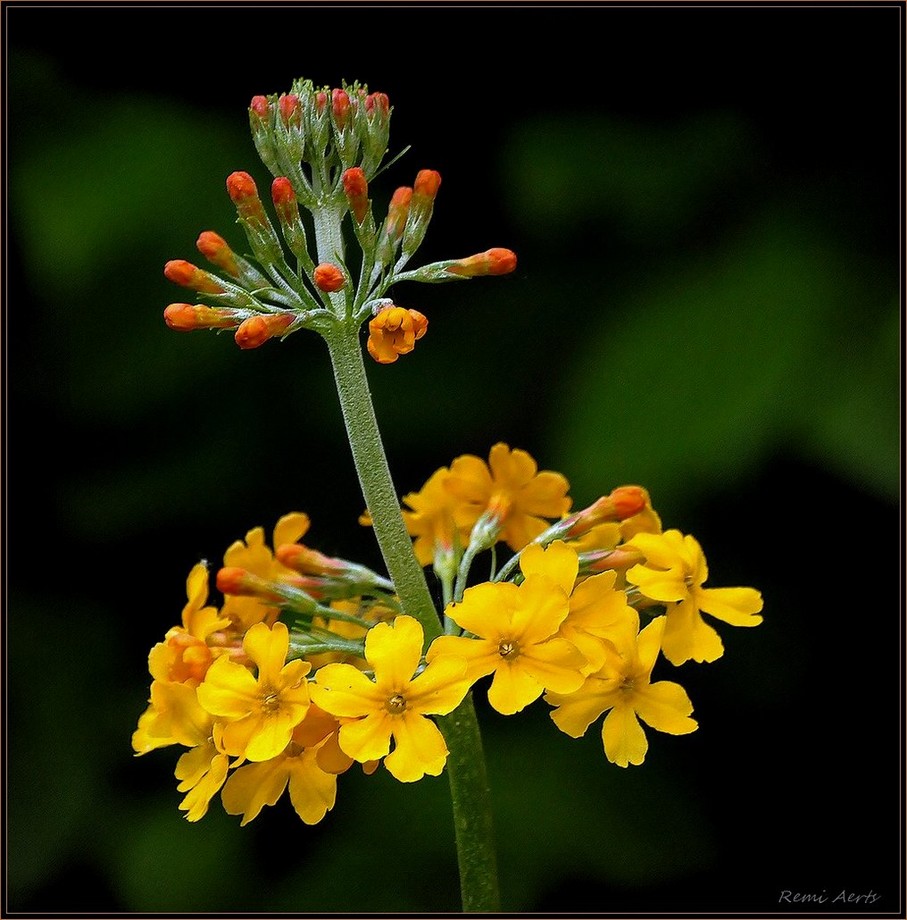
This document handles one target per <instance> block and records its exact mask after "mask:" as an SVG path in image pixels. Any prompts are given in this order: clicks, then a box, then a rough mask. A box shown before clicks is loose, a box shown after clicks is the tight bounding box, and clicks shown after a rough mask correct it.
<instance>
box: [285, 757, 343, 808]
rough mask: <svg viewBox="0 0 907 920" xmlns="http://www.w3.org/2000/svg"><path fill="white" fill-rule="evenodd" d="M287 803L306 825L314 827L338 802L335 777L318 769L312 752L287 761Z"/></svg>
mask: <svg viewBox="0 0 907 920" xmlns="http://www.w3.org/2000/svg"><path fill="white" fill-rule="evenodd" d="M287 766H288V767H289V768H290V801H291V802H292V803H293V808H294V809H295V810H296V814H297V815H299V817H300V818H302V820H303V822H304V823H305V824H317V823H318V822H319V821H320V820H321V819H322V818H323V817H324V816H325V815H326V814H327V813H328V812H329V811H330V810H331V809H332V808H333V807H334V803H335V802H336V801H337V777H336V775H334V774H333V773H326V772H325V771H324V770H322V769H321V768H320V767H319V766H318V762H317V760H316V756H315V751H314V750H313V751H306V752H305V753H304V754H302V755H300V756H299V757H289V758H287Z"/></svg>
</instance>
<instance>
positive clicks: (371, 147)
mask: <svg viewBox="0 0 907 920" xmlns="http://www.w3.org/2000/svg"><path fill="white" fill-rule="evenodd" d="M391 113H392V107H391V105H390V101H389V100H388V97H387V96H386V95H385V94H384V93H370V92H369V91H368V87H366V86H362V85H360V84H359V83H353V84H346V83H344V85H343V86H342V87H341V88H335V89H330V88H329V87H321V88H318V87H315V86H314V85H313V84H312V82H311V81H310V80H297V81H296V82H295V83H294V84H293V87H292V89H291V91H290V92H289V93H284V94H281V95H279V96H277V95H271V96H255V97H254V98H253V99H252V101H251V103H250V105H249V124H250V126H251V129H252V137H253V139H254V141H255V146H256V149H257V151H258V154H259V156H260V157H261V159H262V162H263V163H264V165H265V166H266V167H267V168H268V170H269V171H270V172H271V173H272V175H273V177H274V178H273V181H272V183H271V202H272V204H273V207H274V214H275V215H276V220H272V219H271V218H270V217H269V216H268V214H267V212H266V210H265V206H264V204H263V203H262V201H261V198H260V196H259V191H258V186H257V185H256V182H255V180H254V179H253V178H252V176H251V175H250V174H249V173H247V172H234V173H232V174H231V175H230V176H228V177H227V192H228V194H229V195H230V198H231V200H232V201H233V204H234V206H235V207H236V215H237V222H238V223H239V224H240V225H241V226H242V228H243V230H244V231H245V236H246V239H247V241H248V245H249V249H250V253H249V254H248V255H247V256H244V255H239V254H238V253H236V252H234V251H233V249H231V248H230V246H229V244H228V243H227V242H226V240H224V239H223V237H221V236H220V235H218V234H217V233H214V232H213V231H210V230H206V231H205V232H204V233H202V234H201V235H200V236H199V238H198V240H197V244H196V245H197V248H198V250H199V252H200V253H201V254H202V255H203V256H204V257H205V258H206V259H207V260H208V261H209V262H210V263H211V265H212V266H213V267H214V268H216V269H218V271H219V272H220V274H215V273H212V272H210V271H205V270H204V269H201V268H199V267H198V266H196V265H194V264H192V263H191V262H187V261H185V260H182V259H178V260H173V261H170V262H168V263H167V264H166V266H165V267H164V274H165V276H166V277H167V278H168V279H169V280H170V281H172V282H174V283H175V284H179V285H181V286H182V287H185V288H188V289H190V290H192V291H195V292H196V293H197V295H198V296H199V298H203V299H204V300H205V301H206V302H204V303H172V304H170V305H169V306H168V307H167V308H166V310H165V311H164V320H165V321H166V323H167V325H168V326H170V327H171V328H172V329H176V330H180V331H191V330H194V329H215V330H224V329H230V330H233V332H234V338H235V340H236V343H237V344H238V345H239V347H240V348H243V349H248V348H258V347H259V346H261V345H263V344H264V343H265V342H267V341H268V340H269V339H272V338H281V339H283V338H285V337H286V336H288V335H290V334H291V333H293V332H296V331H297V330H299V329H313V330H315V331H317V332H319V333H320V334H321V335H323V336H324V337H325V338H330V337H331V335H332V334H333V333H334V331H335V330H336V329H337V328H340V327H342V328H346V329H349V328H355V329H358V328H359V327H360V326H361V325H362V323H363V322H365V321H366V320H369V338H368V352H369V354H370V355H371V356H372V357H373V358H374V359H375V360H376V361H378V362H379V363H381V364H390V363H392V362H394V361H396V360H397V358H398V357H399V356H400V355H405V354H408V353H409V352H410V351H412V350H413V348H414V346H415V343H416V341H417V340H418V339H420V338H421V337H422V336H423V335H425V332H426V330H427V328H428V320H427V319H426V317H425V316H423V315H422V313H420V312H419V311H417V310H414V309H410V308H404V307H400V306H397V305H396V304H395V303H394V302H393V300H391V299H390V298H388V297H386V296H385V295H386V293H387V291H388V290H389V289H390V287H391V286H392V285H394V284H396V283H398V282H400V281H421V282H435V283H437V282H444V281H457V280H461V279H467V278H474V277H478V276H482V275H503V274H507V273H509V272H511V271H513V270H514V268H515V267H516V256H515V255H514V253H513V252H511V251H510V250H509V249H501V248H493V249H489V250H487V251H486V252H481V253H477V254H475V255H472V256H467V257H466V258H462V259H448V260H445V261H441V262H433V263H431V264H428V265H424V266H422V267H421V268H417V269H407V268H406V266H407V265H408V263H409V261H410V260H411V259H412V257H413V255H414V254H415V252H416V250H417V249H418V248H419V246H420V245H421V243H422V241H423V240H424V238H425V234H426V231H427V230H428V225H429V222H430V221H431V217H432V213H433V210H434V201H435V198H436V196H437V194H438V190H439V188H440V186H441V176H440V174H439V173H437V172H436V171H435V170H431V169H422V170H420V171H419V172H418V173H417V175H416V178H415V181H414V182H413V184H412V185H411V186H401V187H400V188H398V189H397V190H396V191H395V192H394V193H393V195H392V196H391V199H390V204H389V205H388V208H387V212H386V215H385V217H384V219H383V220H380V219H377V218H376V216H375V213H374V208H373V202H372V199H371V197H370V189H369V183H370V181H371V180H372V179H373V178H374V177H375V175H376V174H377V172H378V170H379V167H380V166H381V163H382V161H383V159H384V157H385V155H386V153H387V144H388V133H389V128H390V118H391ZM300 209H302V210H303V211H309V212H310V215H311V225H310V226H311V227H312V228H314V238H313V239H311V240H310V239H309V231H308V230H307V222H306V221H304V220H303V218H302V216H301V212H300ZM347 215H349V221H348V225H347V226H348V228H349V229H348V231H347V234H348V235H349V232H350V231H351V233H352V235H353V236H354V237H355V240H356V243H357V246H358V249H359V250H360V253H359V256H358V258H357V259H355V260H351V259H349V258H348V257H347V255H346V245H345V240H344V224H345V221H344V218H345V217H346V216H347Z"/></svg>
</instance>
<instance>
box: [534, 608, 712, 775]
mask: <svg viewBox="0 0 907 920" xmlns="http://www.w3.org/2000/svg"><path fill="white" fill-rule="evenodd" d="M631 613H632V617H631V618H630V619H629V620H625V621H623V622H622V623H621V624H620V625H619V627H617V628H616V629H615V630H614V631H613V632H612V639H611V645H610V648H608V649H607V654H606V660H605V663H604V665H603V666H602V667H601V669H600V670H599V671H598V672H596V673H595V674H592V675H590V676H589V677H587V678H586V681H585V683H584V684H583V685H582V686H581V687H580V688H579V689H578V690H577V691H576V692H575V693H570V694H561V693H548V694H546V695H545V702H547V703H551V705H553V706H555V707H557V708H556V709H554V710H553V711H552V713H551V718H552V719H553V720H554V723H555V725H557V727H558V728H559V729H560V730H561V731H562V732H565V733H566V734H568V735H570V737H572V738H579V737H580V735H583V734H585V732H586V729H587V728H588V727H589V725H591V724H592V722H594V721H595V720H596V719H597V718H598V717H599V716H600V715H601V714H602V713H604V712H607V713H608V715H607V716H606V717H605V721H604V724H603V725H602V742H603V744H604V747H605V755H606V756H607V758H608V760H610V761H611V762H612V763H616V764H617V765H618V766H620V767H626V766H627V765H628V764H631V763H632V764H641V763H642V762H643V760H644V759H645V756H646V751H647V750H648V747H649V743H648V741H647V740H646V734H645V732H644V731H643V728H642V726H641V725H640V724H639V719H642V721H643V722H645V723H646V725H649V726H651V727H652V728H654V729H656V730H657V731H661V732H667V733H668V734H670V735H685V734H687V733H689V732H692V731H695V730H696V729H697V728H698V725H697V723H696V721H695V720H694V719H691V718H690V717H689V716H690V713H692V711H693V706H692V704H691V703H690V699H689V697H688V696H687V694H686V691H685V690H684V689H683V687H681V686H680V684H675V683H672V682H671V681H666V680H662V681H659V682H658V683H655V684H653V683H651V682H650V680H651V675H652V668H653V667H654V665H655V660H656V658H657V657H658V652H659V649H660V648H661V638H662V634H663V632H664V627H665V617H657V618H656V619H654V620H653V621H652V622H651V623H650V624H649V625H648V626H647V627H646V628H645V629H644V630H642V632H639V633H638V635H637V632H638V630H639V615H638V614H637V613H636V611H631ZM609 710H610V711H609ZM637 717H638V718H637Z"/></svg>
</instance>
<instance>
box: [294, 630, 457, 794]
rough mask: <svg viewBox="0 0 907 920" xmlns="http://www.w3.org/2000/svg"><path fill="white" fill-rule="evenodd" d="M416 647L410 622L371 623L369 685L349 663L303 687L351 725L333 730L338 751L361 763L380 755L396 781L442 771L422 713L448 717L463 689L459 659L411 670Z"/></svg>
mask: <svg viewBox="0 0 907 920" xmlns="http://www.w3.org/2000/svg"><path fill="white" fill-rule="evenodd" d="M422 642H423V632H422V627H421V625H420V624H419V622H418V620H415V619H413V618H412V617H409V616H399V617H397V618H396V620H394V622H393V623H378V624H377V625H376V626H374V627H372V628H371V629H370V630H369V632H368V635H367V636H366V639H365V658H366V661H367V662H368V664H369V665H370V667H371V668H372V669H373V670H374V673H375V678H374V680H370V679H369V678H368V677H366V675H365V674H363V673H362V671H360V670H359V669H358V668H355V667H353V666H352V665H349V664H327V665H325V666H324V667H322V668H320V669H319V670H318V671H317V673H316V674H315V680H314V683H312V684H311V693H312V700H313V701H314V702H315V703H316V704H317V705H318V706H319V707H321V709H323V710H325V712H329V713H332V714H333V715H335V716H338V717H340V718H341V719H343V720H346V719H349V720H351V721H346V722H344V724H343V725H342V726H341V728H340V735H339V742H340V747H341V749H342V750H343V751H344V752H345V753H346V754H348V755H349V756H350V757H352V758H353V759H354V760H358V761H360V762H362V763H365V762H367V761H370V760H379V759H380V758H382V757H383V758H384V765H385V766H386V767H387V769H388V770H389V771H390V772H391V774H392V775H393V776H395V777H396V778H397V779H398V780H400V781H401V782H414V781H415V780H419V779H421V778H422V777H423V776H424V775H425V774H426V773H427V774H429V775H430V776H437V775H438V774H440V773H441V771H442V770H443V769H444V763H445V761H446V760H447V745H446V744H445V743H444V738H443V736H442V735H441V732H440V731H439V730H438V727H437V726H436V725H435V724H434V722H432V721H431V720H430V719H428V718H427V716H429V715H447V713H449V712H452V711H453V710H454V709H456V707H457V706H459V705H460V703H461V701H462V700H463V697H464V696H465V695H466V693H467V691H468V690H469V686H470V681H469V680H467V679H466V676H465V675H466V662H465V661H463V660H462V659H461V658H458V657H454V656H446V657H445V658H444V659H443V660H442V661H435V662H430V663H429V664H428V665H427V666H426V667H425V669H424V670H423V671H421V672H419V673H417V671H418V668H419V662H420V659H421V657H422ZM391 739H393V742H394V749H393V751H391V750H390V745H391ZM389 751H390V753H388V752H389Z"/></svg>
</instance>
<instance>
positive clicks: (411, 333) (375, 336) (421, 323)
mask: <svg viewBox="0 0 907 920" xmlns="http://www.w3.org/2000/svg"><path fill="white" fill-rule="evenodd" d="M427 330H428V320H427V319H426V318H425V317H424V316H423V315H422V314H421V313H419V312H418V310H404V309H403V307H395V306H390V307H385V308H384V309H383V310H381V311H380V312H379V313H378V315H377V316H375V317H374V319H372V320H371V322H369V324H368V332H369V335H368V353H369V354H370V355H371V356H372V357H373V358H374V359H375V360H376V361H377V362H378V363H379V364H393V363H394V361H396V360H397V358H399V357H400V355H408V354H409V353H410V352H411V351H412V350H413V349H414V348H415V347H416V342H417V341H418V340H419V339H421V338H422V336H423V335H425V333H426V331H427Z"/></svg>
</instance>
